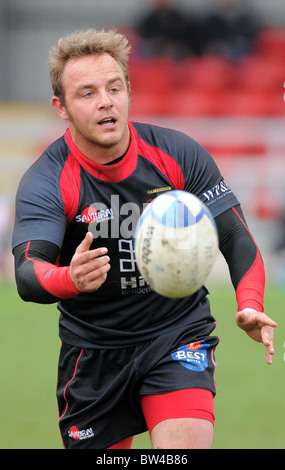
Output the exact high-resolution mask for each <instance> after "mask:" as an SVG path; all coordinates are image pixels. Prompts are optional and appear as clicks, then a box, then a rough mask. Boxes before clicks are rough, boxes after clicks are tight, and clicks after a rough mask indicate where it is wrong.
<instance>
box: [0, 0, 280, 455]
mask: <svg viewBox="0 0 285 470" xmlns="http://www.w3.org/2000/svg"><path fill="white" fill-rule="evenodd" d="M110 27H114V28H116V29H117V30H118V31H120V32H123V33H125V34H126V36H127V37H128V39H129V41H130V43H131V44H132V53H131V57H130V80H131V93H132V108H131V119H134V120H136V119H137V120H143V121H150V122H153V123H158V124H160V125H162V126H169V127H173V128H176V129H178V130H181V131H183V132H185V133H187V134H189V135H190V136H191V137H193V138H194V139H196V140H198V141H199V142H200V143H201V144H202V145H203V146H204V147H205V148H206V149H207V150H208V151H209V152H210V153H211V155H212V156H213V157H214V159H215V160H216V162H217V163H218V165H219V167H220V169H221V172H222V173H223V175H224V177H225V179H226V181H227V183H228V184H229V185H230V186H231V188H232V189H233V191H234V192H235V193H236V194H237V196H238V198H239V200H240V202H241V203H242V205H243V209H244V212H245V215H246V218H247V221H248V223H249V225H250V228H251V231H252V232H253V234H254V237H255V239H256V241H257V243H258V245H259V246H260V248H261V251H262V254H263V258H264V261H265V267H266V272H267V279H268V282H269V285H274V286H277V287H278V289H281V290H283V287H284V285H285V191H284V178H285V102H284V96H285V4H284V0H271V1H270V2H268V1H267V0H250V1H248V2H246V1H242V0H241V1H239V0H172V1H171V0H150V1H147V0H146V1H143V2H142V1H141V0H120V1H118V0H104V1H102V0H80V2H78V0H48V1H46V0H0V175H1V176H0V288H1V287H2V291H1V292H3V297H2V299H1V302H2V305H1V307H0V308H1V310H2V311H1V314H3V316H2V320H1V324H2V326H3V318H4V316H5V315H6V314H7V309H8V310H9V309H10V305H11V304H10V300H8V298H9V299H10V298H11V297H9V296H8V297H7V301H6V302H7V303H6V304H5V297H4V293H5V292H6V291H4V288H5V287H6V286H7V285H9V284H11V283H12V285H13V260H12V255H11V250H10V244H11V230H12V226H13V218H14V199H15V192H16V189H17V186H18V182H19V179H20V177H21V176H22V174H23V172H24V171H25V170H26V168H27V167H28V166H30V164H31V163H32V162H33V161H34V160H35V159H36V158H38V156H39V155H40V154H41V152H42V151H43V150H44V149H45V148H46V147H47V146H48V145H49V144H50V143H51V142H52V141H53V140H54V139H55V138H57V137H59V136H60V135H62V134H63V133H64V130H65V123H64V122H63V121H61V120H60V119H59V118H58V117H57V116H56V115H55V112H54V110H53V109H52V107H51V105H50V99H51V97H52V90H51V86H50V81H49V72H48V65H47V61H48V54H49V50H50V48H51V47H52V46H53V45H54V44H56V42H57V40H58V38H59V37H62V36H64V35H66V34H69V33H70V32H73V31H74V30H80V29H86V28H97V29H101V28H105V29H108V28H110ZM217 264H218V266H217V269H215V271H214V275H213V276H214V281H215V283H217V282H218V281H219V282H220V283H221V284H223V283H225V282H228V274H227V269H226V267H225V264H224V263H223V260H221V259H218V260H217ZM226 279H227V281H226ZM211 282H212V281H211ZM9 292H10V294H11V295H12V296H13V298H15V297H16V292H15V290H14V286H13V287H12V290H10V291H9ZM278 292H280V290H279V291H278ZM16 302H18V304H16V305H17V307H15V309H21V308H22V307H21V305H22V304H21V303H20V301H18V300H16ZM280 307H281V305H280ZM11 308H12V307H11ZM25 308H27V307H25ZM53 308H54V307H53ZM282 308H283V305H282ZM281 310H282V309H281ZM43 311H45V310H43ZM269 313H270V312H269ZM5 318H6V317H5ZM5 321H7V322H8V320H7V319H6V320H5ZM5 321H4V325H5ZM43 321H47V320H46V317H44V320H43ZM56 321H57V320H56ZM14 322H15V323H17V322H18V317H17V316H16V317H15V318H14ZM15 323H14V324H13V326H11V324H7V325H6V327H7V328H8V337H9V331H11V330H12V331H13V332H14V330H15ZM53 328H54V326H53V327H52V331H53V334H54V330H53ZM2 331H3V330H2ZM281 334H282V333H281ZM32 337H33V338H34V336H32ZM15 342H16V343H15V348H13V351H14V354H15V363H14V365H15V367H18V366H19V364H18V362H17V361H19V354H18V353H17V352H16V351H17V347H19V343H18V340H16V339H15ZM283 343H284V346H285V342H284V339H283V337H282V336H280V338H279V359H280V360H281V356H282V367H284V361H283V349H282V348H283ZM23 345H24V343H23V344H22V346H23ZM10 347H11V350H12V346H11V344H10ZM23 347H24V346H23ZM284 351H285V350H284ZM2 357H3V356H2ZM16 357H17V359H16ZM16 364H17V365H16ZM54 365H55V364H54ZM12 368H13V366H12V365H11V368H10V370H11V369H12ZM39 371H40V369H39ZM39 373H40V372H39ZM283 374H284V369H283ZM7 377H8V380H10V378H11V374H10V372H9V370H8V372H7ZM17 385H19V383H17ZM45 385H46V384H45ZM279 386H280V384H279ZM42 387H44V385H43V384H42ZM27 390H28V389H27ZM283 390H284V388H283ZM2 393H3V390H2ZM26 393H27V397H26V399H27V401H29V400H28V398H29V392H28V391H27V392H26ZM7 394H8V392H7ZM9 396H10V397H11V393H10V392H9ZM15 399H16V400H19V394H18V395H16V396H15ZM2 403H3V402H2ZM53 405H54V404H53ZM54 406H55V405H54ZM0 412H2V413H3V409H2V410H0ZM4 414H5V413H4ZM6 414H7V420H8V419H9V418H8V414H9V416H10V410H9V407H8V409H7V410H6ZM18 415H19V413H18ZM276 416H277V415H276ZM4 422H5V420H4ZM22 424H23V427H24V423H22ZM3 428H5V426H3V421H2V430H3ZM6 429H7V428H6ZM12 434H13V433H12V431H11V435H12ZM22 437H23V436H22ZM2 442H6V441H2ZM20 442H22V441H20ZM9 445H10V446H13V444H12V443H11V444H2V446H8V447H9ZM14 445H16V444H14ZM26 445H27V446H29V445H30V444H26ZM278 445H279V446H280V444H278ZM39 446H42V444H39ZM50 446H53V444H52V443H51V444H50ZM272 446H274V443H273V444H272ZM0 447H1V438H0Z"/></svg>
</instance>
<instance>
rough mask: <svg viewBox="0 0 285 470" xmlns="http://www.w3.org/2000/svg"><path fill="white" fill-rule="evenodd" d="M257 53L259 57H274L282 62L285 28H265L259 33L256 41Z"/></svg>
mask: <svg viewBox="0 0 285 470" xmlns="http://www.w3.org/2000/svg"><path fill="white" fill-rule="evenodd" d="M256 47H257V52H258V54H260V55H266V56H270V57H271V58H272V57H274V56H275V57H276V58H279V59H281V60H282V61H284V57H285V28H277V27H276V28H267V29H264V30H263V31H261V32H260V33H259V35H258V37H257V40H256Z"/></svg>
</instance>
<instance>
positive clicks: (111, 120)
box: [98, 118, 116, 127]
mask: <svg viewBox="0 0 285 470" xmlns="http://www.w3.org/2000/svg"><path fill="white" fill-rule="evenodd" d="M115 122H116V119H114V118H105V119H102V120H101V121H99V122H98V124H99V126H104V127H111V126H113V125H114V124H115Z"/></svg>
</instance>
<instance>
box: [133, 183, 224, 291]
mask: <svg viewBox="0 0 285 470" xmlns="http://www.w3.org/2000/svg"><path fill="white" fill-rule="evenodd" d="M217 252H218V234H217V229H216V224H215V221H214V219H213V217H212V215H211V213H210V212H209V210H208V208H207V206H206V205H205V204H204V203H203V202H202V201H200V199H198V198H197V197H196V196H194V195H193V194H190V193H188V192H186V191H178V190H173V191H169V192H166V193H163V194H161V195H160V196H158V197H156V198H155V199H154V200H153V201H152V202H151V203H149V205H148V206H147V207H146V208H145V210H144V211H143V213H142V215H141V217H140V219H139V221H138V225H137V228H136V236H135V255H136V262H137V266H138V269H139V271H140V273H141V275H142V276H143V278H144V279H145V281H146V282H147V284H148V285H149V286H150V287H151V288H152V289H153V290H154V291H155V292H157V293H159V294H161V295H164V296H166V297H171V298H179V297H186V296H188V295H191V294H193V293H195V292H196V291H197V290H198V289H200V287H202V285H203V284H204V283H205V281H206V279H207V277H208V276H209V274H210V272H211V270H212V268H213V265H214V262H215V259H216V255H217Z"/></svg>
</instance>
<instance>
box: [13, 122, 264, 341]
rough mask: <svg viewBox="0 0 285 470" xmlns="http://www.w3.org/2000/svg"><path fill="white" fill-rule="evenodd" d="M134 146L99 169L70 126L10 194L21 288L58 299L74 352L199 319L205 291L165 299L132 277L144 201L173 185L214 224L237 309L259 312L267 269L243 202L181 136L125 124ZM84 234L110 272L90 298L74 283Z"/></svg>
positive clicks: (31, 297)
mask: <svg viewBox="0 0 285 470" xmlns="http://www.w3.org/2000/svg"><path fill="white" fill-rule="evenodd" d="M129 129H130V135H131V139H130V146H129V149H128V151H127V153H126V154H125V155H124V156H123V158H121V159H120V160H119V161H115V162H112V164H110V165H102V164H98V163H96V162H94V161H91V160H90V159H88V158H86V157H85V156H84V155H83V154H82V153H81V152H80V151H79V149H78V148H77V147H76V146H75V144H74V142H73V140H72V137H71V134H70V132H69V129H67V130H66V133H65V135H64V136H62V137H61V138H59V139H58V140H57V141H55V142H54V143H53V144H51V145H50V146H49V147H48V148H47V149H46V151H45V152H44V153H43V154H42V155H41V157H40V158H38V159H37V160H36V161H35V163H34V164H33V165H32V166H31V167H30V168H29V169H28V170H27V172H26V173H25V174H24V176H23V178H22V180H21V182H20V185H19V188H18V192H17V197H16V217H15V226H14V232H13V241H12V248H13V253H14V256H15V267H16V268H15V271H16V281H17V286H18V291H19V294H20V296H21V297H22V298H23V299H24V300H26V301H33V302H38V303H53V302H57V305H58V309H59V311H60V336H61V339H62V340H63V341H66V342H68V343H69V344H74V345H75V346H79V347H93V348H100V347H106V348H111V347H115V346H116V347H123V346H127V345H132V344H136V343H137V342H139V341H144V340H148V339H151V338H152V337H155V336H157V334H161V333H162V332H166V331H168V330H169V329H173V328H176V327H177V328H178V327H183V326H184V325H185V326H186V325H190V324H191V323H193V322H195V321H197V320H199V319H201V318H200V317H199V315H200V313H199V309H197V308H196V307H197V305H198V304H199V303H200V302H201V301H203V299H205V297H206V296H207V294H208V291H207V288H206V287H205V286H203V287H202V288H201V289H199V291H198V292H196V293H195V294H193V295H190V296H188V297H184V298H182V299H181V298H180V299H169V298H166V297H164V296H161V295H159V294H157V293H156V292H154V291H153V290H152V289H151V288H150V287H149V286H148V285H147V284H146V282H145V280H144V279H143V277H142V276H141V274H140V272H139V271H138V268H137V265H136V260H135V252H134V236H135V227H136V224H137V221H138V218H139V216H140V214H141V213H142V211H143V209H144V208H145V207H146V205H147V204H148V203H149V202H150V201H151V200H152V199H153V198H154V197H157V196H158V195H159V194H162V193H163V192H166V191H169V190H172V189H179V190H184V191H188V192H190V193H193V194H195V195H196V196H197V197H199V198H200V199H201V200H202V201H203V202H204V203H205V204H206V205H207V206H208V208H209V210H210V211H211V213H212V215H213V217H214V218H215V221H216V224H217V228H218V234H219V244H220V245H219V246H220V250H221V252H222V253H223V255H224V257H225V259H226V261H227V263H228V266H229V271H230V276H231V279H232V283H233V286H234V288H235V291H236V298H237V304H238V309H239V310H242V309H243V308H254V309H256V310H259V311H262V310H263V293H264V282H265V276H264V267H263V262H262V258H261V255H260V252H259V249H258V247H257V245H256V243H255V241H254V239H253V236H252V235H251V233H250V231H249V229H248V226H247V224H246V221H245V219H244V216H243V213H242V210H241V207H240V204H239V201H238V199H237V198H236V196H235V195H234V194H233V192H232V191H231V189H230V188H229V186H228V184H227V183H226V182H225V180H224V179H223V177H222V175H221V173H220V171H219V169H218V167H217V165H216V163H215V162H214V160H213V158H212V157H211V156H210V155H209V154H208V152H207V151H206V150H205V149H204V148H203V147H202V146H201V145H199V144H198V143H197V142H196V141H194V140H193V139H192V138H190V137H189V136H187V135H185V134H184V133H181V132H178V131H175V130H171V129H166V128H162V127H159V126H154V125H151V124H147V123H138V122H129ZM87 231H91V232H92V234H93V243H92V245H91V249H93V248H97V247H101V246H106V247H107V248H108V255H109V257H110V264H111V269H110V271H109V272H108V275H107V280H106V282H105V283H104V284H102V286H101V287H100V288H99V289H98V290H97V291H95V292H92V293H83V292H81V291H79V289H78V288H77V287H76V286H75V285H74V283H73V282H72V280H71V278H70V262H71V259H72V256H73V255H74V252H75V250H76V248H77V246H78V245H79V244H80V243H81V241H82V240H83V238H84V236H85V234H86V232H87Z"/></svg>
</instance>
